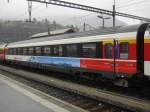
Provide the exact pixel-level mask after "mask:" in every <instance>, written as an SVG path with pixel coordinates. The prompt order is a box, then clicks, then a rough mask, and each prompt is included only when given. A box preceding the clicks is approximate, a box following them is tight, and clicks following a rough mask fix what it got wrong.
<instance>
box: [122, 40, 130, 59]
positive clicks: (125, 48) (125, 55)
mask: <svg viewBox="0 0 150 112" xmlns="http://www.w3.org/2000/svg"><path fill="white" fill-rule="evenodd" d="M128 56H129V43H128V42H121V43H120V59H128Z"/></svg>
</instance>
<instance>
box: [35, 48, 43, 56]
mask: <svg viewBox="0 0 150 112" xmlns="http://www.w3.org/2000/svg"><path fill="white" fill-rule="evenodd" d="M35 54H36V55H42V47H35Z"/></svg>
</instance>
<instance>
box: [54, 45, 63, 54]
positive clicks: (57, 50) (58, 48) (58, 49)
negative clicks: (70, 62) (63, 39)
mask: <svg viewBox="0 0 150 112" xmlns="http://www.w3.org/2000/svg"><path fill="white" fill-rule="evenodd" d="M53 55H54V56H63V47H62V45H58V46H53Z"/></svg>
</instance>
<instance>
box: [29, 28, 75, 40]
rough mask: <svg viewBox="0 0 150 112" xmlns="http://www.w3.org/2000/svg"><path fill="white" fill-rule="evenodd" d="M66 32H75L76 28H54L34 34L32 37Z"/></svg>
mask: <svg viewBox="0 0 150 112" xmlns="http://www.w3.org/2000/svg"><path fill="white" fill-rule="evenodd" d="M66 33H75V30H74V29H72V28H65V29H60V30H54V31H49V32H43V33H38V34H34V35H32V36H30V37H31V38H39V37H46V36H54V35H60V34H66Z"/></svg>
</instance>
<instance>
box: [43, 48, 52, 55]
mask: <svg viewBox="0 0 150 112" xmlns="http://www.w3.org/2000/svg"><path fill="white" fill-rule="evenodd" d="M43 49H44V55H47V56H48V55H51V53H52V49H51V47H50V46H45V47H44V48H43Z"/></svg>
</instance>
